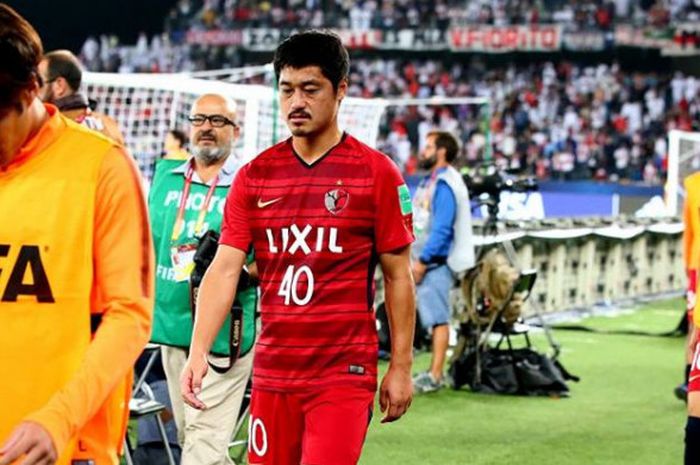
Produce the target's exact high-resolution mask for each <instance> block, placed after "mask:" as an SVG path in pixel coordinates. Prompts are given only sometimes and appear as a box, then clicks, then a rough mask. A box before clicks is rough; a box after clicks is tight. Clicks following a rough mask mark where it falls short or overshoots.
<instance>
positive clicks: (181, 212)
mask: <svg viewBox="0 0 700 465" xmlns="http://www.w3.org/2000/svg"><path fill="white" fill-rule="evenodd" d="M193 175H194V169H193V168H192V164H189V165H188V167H187V172H186V173H185V187H184V189H183V191H182V198H180V206H179V208H178V210H177V217H176V218H175V224H174V225H173V235H172V238H171V241H172V242H175V241H176V240H178V239H179V237H180V235H181V234H182V231H183V229H185V228H184V226H185V206H186V205H187V198H188V197H189V196H190V187H191V186H192V176H193ZM218 182H219V175H218V174H217V175H216V177H215V178H214V179H213V180H212V182H211V186H209V191H208V192H207V196H206V197H205V198H204V203H203V204H202V208H200V210H199V216H198V217H197V222H196V223H195V226H194V235H195V236H199V235H200V234H201V232H202V231H201V229H202V226H204V216H205V215H206V214H207V210H208V209H209V203H210V202H211V198H212V196H213V195H214V191H215V190H216V185H217V183H218Z"/></svg>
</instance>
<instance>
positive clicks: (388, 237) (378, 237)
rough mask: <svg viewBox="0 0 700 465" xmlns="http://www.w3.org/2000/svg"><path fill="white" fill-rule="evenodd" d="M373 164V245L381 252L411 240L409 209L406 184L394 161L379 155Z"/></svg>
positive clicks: (411, 224) (412, 237)
mask: <svg viewBox="0 0 700 465" xmlns="http://www.w3.org/2000/svg"><path fill="white" fill-rule="evenodd" d="M375 166H376V169H375V173H374V181H375V185H374V202H375V205H376V207H377V208H376V212H375V218H374V238H375V248H376V250H377V253H385V252H390V251H392V250H396V249H400V248H403V247H405V246H407V245H409V244H411V243H412V242H413V240H414V236H413V211H412V206H411V194H410V192H409V190H408V186H406V183H405V182H404V180H403V177H401V173H399V170H398V168H397V167H396V165H395V164H394V162H392V161H391V159H390V158H389V157H387V156H386V155H381V156H379V158H378V161H377V163H376V165H375Z"/></svg>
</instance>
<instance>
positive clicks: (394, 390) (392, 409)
mask: <svg viewBox="0 0 700 465" xmlns="http://www.w3.org/2000/svg"><path fill="white" fill-rule="evenodd" d="M412 399H413V381H412V380H411V366H410V365H409V366H408V368H403V367H395V366H392V365H391V364H389V371H387V373H386V375H384V379H383V380H382V385H381V387H380V388H379V407H380V408H381V410H382V413H384V414H385V415H384V418H382V423H389V422H392V421H396V420H398V419H399V418H401V417H402V416H403V414H404V413H406V411H407V410H408V407H410V406H411V400H412Z"/></svg>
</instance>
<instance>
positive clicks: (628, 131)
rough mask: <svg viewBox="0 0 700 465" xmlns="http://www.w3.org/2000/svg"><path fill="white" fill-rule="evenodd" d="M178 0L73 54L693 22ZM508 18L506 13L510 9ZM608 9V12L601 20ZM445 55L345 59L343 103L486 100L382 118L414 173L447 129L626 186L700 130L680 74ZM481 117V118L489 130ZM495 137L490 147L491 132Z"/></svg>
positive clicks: (564, 172) (173, 54)
mask: <svg viewBox="0 0 700 465" xmlns="http://www.w3.org/2000/svg"><path fill="white" fill-rule="evenodd" d="M464 3H465V2H455V1H453V0H446V1H440V2H427V1H422V0H396V1H390V0H378V1H375V0H369V1H364V2H348V1H343V0H335V1H334V2H330V1H319V0H303V1H302V0H283V1H273V2H250V1H247V0H239V1H232V0H204V1H194V0H181V1H179V2H178V3H177V5H176V7H175V8H174V9H173V10H172V11H171V13H170V15H169V16H168V18H167V19H166V26H165V28H166V31H167V32H168V33H165V34H163V35H161V36H155V37H154V38H153V39H152V40H151V41H150V42H149V40H148V38H147V37H146V36H145V35H141V36H140V37H139V39H138V41H137V44H136V45H135V46H134V47H120V46H119V44H118V41H117V39H116V38H114V37H107V36H103V37H101V38H100V39H99V40H97V39H94V38H90V39H88V40H87V41H86V43H85V45H84V46H83V49H82V53H81V58H82V60H83V62H84V63H85V64H86V66H87V67H88V69H91V70H99V71H111V72H173V71H197V70H203V69H215V68H222V67H238V66H244V65H250V64H255V63H248V62H244V61H243V59H242V58H241V54H240V53H239V51H238V49H237V47H235V46H217V47H213V46H203V45H196V44H186V43H183V44H176V43H174V42H173V41H172V40H171V38H172V37H173V33H174V32H176V31H183V30H197V29H208V28H230V27H232V25H234V24H235V25H236V26H237V27H259V26H263V25H264V26H275V27H317V26H331V27H340V28H360V29H362V28H411V27H415V26H417V25H419V24H420V25H421V26H423V27H425V26H428V27H443V26H445V25H446V24H448V23H449V21H448V18H450V20H451V21H462V20H464V21H467V20H473V21H476V22H478V23H491V24H495V25H506V24H521V23H528V22H530V23H531V22H562V23H566V24H569V25H571V24H576V25H578V26H579V27H581V28H588V29H590V28H602V29H606V28H609V27H610V26H611V25H612V24H614V23H615V22H616V21H621V22H626V23H633V24H651V25H659V26H660V25H663V24H665V23H667V22H668V21H673V20H678V19H679V18H682V19H683V20H686V21H689V20H692V19H693V18H700V1H697V0H670V1H663V2H662V1H651V0H640V1H633V0H614V1H604V0H596V1H583V2H573V1H564V0H480V1H471V2H466V3H467V7H466V8H465V7H464ZM506 12H507V13H506ZM606 12H607V13H606ZM447 59H449V60H451V61H449V62H447V61H444V60H441V59H431V60H414V59H396V58H391V59H389V58H385V57H381V58H374V59H372V58H359V59H353V61H352V69H351V79H350V82H351V87H350V95H352V96H359V97H366V98H373V97H384V98H397V97H399V98H423V97H429V96H434V95H438V96H449V97H470V96H479V97H487V98H489V100H490V102H492V103H491V105H490V108H489V109H488V110H489V116H487V111H486V109H485V108H483V107H481V106H478V105H469V106H466V105H465V106H448V107H442V108H437V107H420V108H418V107H407V108H405V107H395V108H393V109H391V111H390V112H389V115H388V117H387V118H385V119H384V122H383V126H382V128H381V131H380V134H381V141H380V143H381V147H382V149H383V150H385V151H386V152H387V153H389V154H390V155H391V156H392V157H393V158H394V159H395V160H396V161H397V163H399V165H400V166H401V167H402V168H403V169H404V170H406V171H407V172H411V171H412V170H413V169H414V165H415V160H416V158H415V154H416V153H417V151H418V150H420V149H421V147H420V145H421V142H420V141H422V140H424V139H425V138H424V137H423V136H424V135H425V134H426V133H427V131H429V130H430V129H431V128H433V127H439V128H442V129H447V130H451V131H455V132H456V133H458V134H459V135H460V138H461V139H462V142H463V143H464V149H463V153H462V154H461V157H460V161H461V163H462V164H472V163H474V162H475V161H477V160H480V159H483V158H484V157H485V156H488V155H491V154H492V155H493V157H494V158H495V159H496V160H497V162H498V163H500V164H501V165H502V166H503V167H507V168H511V169H513V170H515V171H521V172H522V171H524V172H527V173H530V174H532V175H535V176H537V177H539V178H554V179H590V178H595V179H600V180H605V179H607V180H632V181H645V182H649V183H657V182H659V181H658V180H659V179H660V178H661V177H662V175H663V172H664V170H665V159H666V149H667V147H666V134H667V131H668V130H669V129H673V128H678V129H685V130H693V129H697V127H695V126H694V125H697V123H694V122H697V121H700V119H699V117H700V96H698V87H699V85H700V84H699V83H698V81H697V80H696V79H695V78H694V77H692V76H686V75H684V74H681V73H668V72H659V73H649V72H634V71H630V70H622V69H621V68H620V67H619V66H618V65H617V64H615V63H612V64H600V65H598V66H584V65H579V64H577V63H574V62H569V61H560V62H558V63H552V62H546V61H535V62H533V63H531V64H528V65H526V66H515V65H512V66H510V67H501V68H493V67H489V66H486V65H485V64H484V62H483V61H482V60H480V59H479V57H478V56H474V55H471V56H468V55H462V56H459V57H452V58H447ZM487 120H488V121H487ZM487 128H490V137H491V142H492V144H491V149H490V150H485V148H486V147H487V146H488V143H487V136H486V134H487V133H489V131H487Z"/></svg>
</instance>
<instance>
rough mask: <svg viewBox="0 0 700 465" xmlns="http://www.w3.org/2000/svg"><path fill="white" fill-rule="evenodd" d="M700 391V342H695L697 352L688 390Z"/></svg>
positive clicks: (692, 365)
mask: <svg viewBox="0 0 700 465" xmlns="http://www.w3.org/2000/svg"><path fill="white" fill-rule="evenodd" d="M698 391H700V344H695V353H694V354H693V361H692V363H691V365H690V375H689V376H688V392H698Z"/></svg>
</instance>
